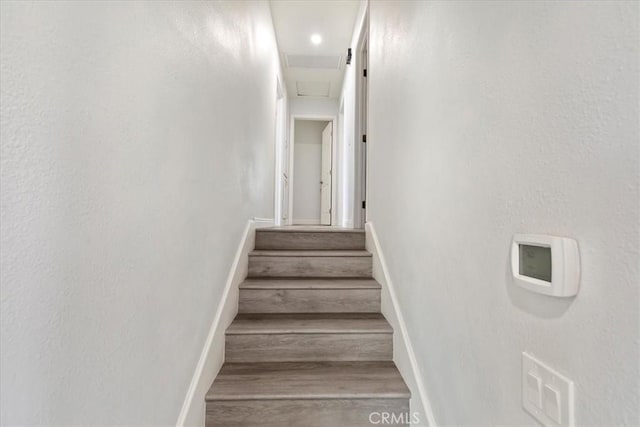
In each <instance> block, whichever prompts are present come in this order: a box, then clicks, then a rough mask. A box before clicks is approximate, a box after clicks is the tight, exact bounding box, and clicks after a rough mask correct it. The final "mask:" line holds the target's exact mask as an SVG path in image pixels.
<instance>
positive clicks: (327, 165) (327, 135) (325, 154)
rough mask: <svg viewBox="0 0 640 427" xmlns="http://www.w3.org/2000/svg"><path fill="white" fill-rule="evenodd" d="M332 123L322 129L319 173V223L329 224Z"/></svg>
mask: <svg viewBox="0 0 640 427" xmlns="http://www.w3.org/2000/svg"><path fill="white" fill-rule="evenodd" d="M332 144H333V124H332V122H329V124H327V127H325V128H324V130H323V131H322V166H321V167H322V173H321V175H320V224H322V225H331V145H332Z"/></svg>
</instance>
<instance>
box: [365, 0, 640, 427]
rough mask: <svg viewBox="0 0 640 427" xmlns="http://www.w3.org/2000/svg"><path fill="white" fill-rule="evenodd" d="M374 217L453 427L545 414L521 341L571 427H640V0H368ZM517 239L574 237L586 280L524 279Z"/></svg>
mask: <svg viewBox="0 0 640 427" xmlns="http://www.w3.org/2000/svg"><path fill="white" fill-rule="evenodd" d="M370 12H371V47H370V55H371V58H370V73H369V76H370V78H369V84H370V120H369V124H370V129H369V133H370V135H369V136H370V140H369V141H370V142H368V148H369V154H370V158H369V160H370V163H369V171H370V181H369V185H370V187H369V189H370V192H369V196H370V198H369V201H370V204H369V206H368V207H369V215H370V219H371V220H372V221H373V223H374V224H375V227H376V230H377V232H378V237H379V240H380V243H381V245H382V248H383V250H384V253H385V255H386V258H387V264H388V267H389V271H390V274H391V277H392V278H393V280H394V282H395V285H396V289H397V293H398V298H399V302H400V306H401V309H402V311H403V314H404V318H405V320H406V322H407V330H408V334H409V336H410V338H411V340H412V342H413V345H414V349H415V350H416V353H417V356H418V363H419V365H420V368H421V370H422V372H423V374H424V376H425V383H426V385H427V389H428V392H429V398H430V400H431V402H432V404H433V407H434V412H435V418H436V421H437V422H438V424H440V425H474V426H479V425H535V422H534V421H533V419H532V418H531V417H530V416H529V415H528V414H526V413H525V412H524V411H523V409H522V408H521V403H520V396H521V394H520V387H521V385H520V368H521V364H520V361H521V352H522V351H524V350H526V351H531V352H533V353H534V354H536V355H537V356H538V357H539V358H541V359H542V360H543V361H545V362H547V363H549V364H550V365H551V366H553V367H555V368H557V369H558V370H560V371H561V372H564V373H565V374H566V375H568V376H569V377H570V378H571V379H573V380H574V381H575V384H576V423H577V425H580V426H585V425H593V426H604V425H636V424H637V423H638V419H639V418H638V417H639V413H638V408H639V403H640V402H639V397H638V381H639V372H638V360H639V359H640V354H639V351H638V337H639V331H638V313H639V310H638V305H639V289H638V288H639V283H640V275H639V272H638V268H639V266H638V259H639V257H640V254H639V234H640V233H639V224H638V218H639V216H640V212H639V204H640V196H639V185H638V184H639V143H638V140H639V134H638V113H639V111H638V71H639V70H638V36H639V34H638V21H639V13H638V4H637V3H636V2H538V1H518V2H485V1H469V2H449V1H430V2H413V1H411V2H409V1H402V2H400V1H374V2H371V4H370ZM518 232H531V233H541V234H554V235H560V236H569V237H573V238H575V239H577V240H578V242H579V245H580V252H581V256H582V285H581V286H582V288H581V290H580V293H579V295H578V296H577V297H576V298H572V299H554V298H551V297H546V296H541V295H536V294H533V293H530V292H528V291H526V290H524V289H520V288H516V287H514V286H513V285H512V283H511V280H510V271H509V267H508V265H507V262H508V252H509V243H510V239H511V237H512V235H513V234H514V233H518Z"/></svg>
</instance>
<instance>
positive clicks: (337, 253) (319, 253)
mask: <svg viewBox="0 0 640 427" xmlns="http://www.w3.org/2000/svg"><path fill="white" fill-rule="evenodd" d="M249 256H250V257H252V256H262V257H371V253H370V252H368V251H363V250H259V249H256V250H254V251H252V252H251V253H249Z"/></svg>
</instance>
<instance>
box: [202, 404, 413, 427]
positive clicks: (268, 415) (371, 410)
mask: <svg viewBox="0 0 640 427" xmlns="http://www.w3.org/2000/svg"><path fill="white" fill-rule="evenodd" d="M381 413H392V414H394V415H395V416H396V417H397V418H395V419H394V420H396V421H397V420H399V419H400V420H402V421H406V420H408V419H409V417H410V414H409V400H408V399H317V400H300V399H287V400H240V401H214V402H209V403H208V404H207V412H206V426H207V427H371V426H372V425H374V424H371V423H370V421H369V419H370V416H371V417H372V419H373V420H374V421H376V422H377V421H379V420H380V419H381V418H380V416H379V415H378V414H381ZM372 414H373V415H372ZM384 425H385V426H395V427H399V426H408V425H409V424H408V423H406V422H393V423H392V422H389V423H385V424H384Z"/></svg>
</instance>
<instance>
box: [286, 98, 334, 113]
mask: <svg viewBox="0 0 640 427" xmlns="http://www.w3.org/2000/svg"><path fill="white" fill-rule="evenodd" d="M289 113H290V114H291V115H292V116H323V117H327V116H329V117H335V116H337V115H338V100H337V99H334V98H326V99H324V98H295V97H294V98H289Z"/></svg>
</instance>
